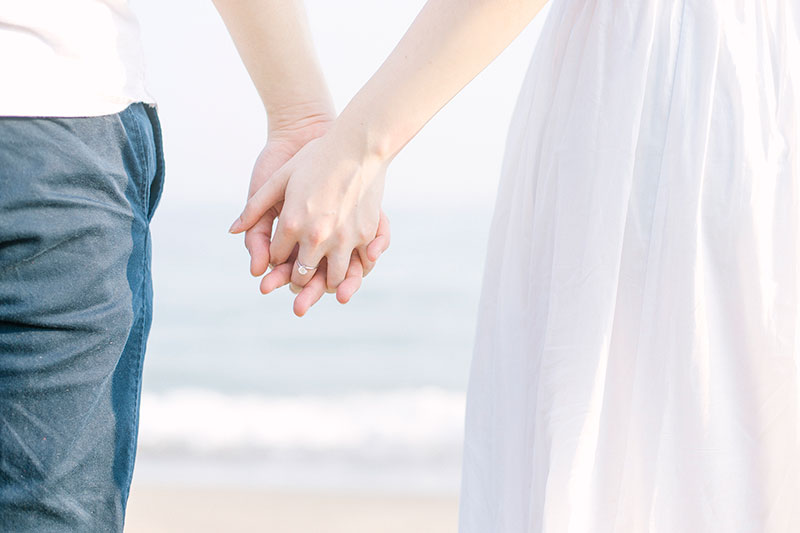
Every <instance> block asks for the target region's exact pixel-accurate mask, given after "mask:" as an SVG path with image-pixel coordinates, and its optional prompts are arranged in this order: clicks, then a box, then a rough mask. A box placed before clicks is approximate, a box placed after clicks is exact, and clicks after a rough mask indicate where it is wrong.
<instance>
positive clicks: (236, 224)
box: [228, 217, 242, 233]
mask: <svg viewBox="0 0 800 533" xmlns="http://www.w3.org/2000/svg"><path fill="white" fill-rule="evenodd" d="M241 223H242V217H239V218H237V219H236V220H234V221H233V224H231V227H230V228H229V229H228V233H233V232H234V231H236V230H237V229H239V225H240V224H241Z"/></svg>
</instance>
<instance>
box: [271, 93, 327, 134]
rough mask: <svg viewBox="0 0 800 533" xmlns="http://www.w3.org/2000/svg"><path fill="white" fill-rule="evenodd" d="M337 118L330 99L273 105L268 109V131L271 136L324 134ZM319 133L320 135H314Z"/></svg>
mask: <svg viewBox="0 0 800 533" xmlns="http://www.w3.org/2000/svg"><path fill="white" fill-rule="evenodd" d="M335 118H336V112H335V110H334V107H333V104H332V103H331V102H330V100H324V99H323V100H320V101H315V102H302V103H292V104H283V105H280V106H271V107H270V108H268V109H267V132H268V135H269V137H270V138H283V137H288V138H292V137H296V136H308V135H309V134H311V138H313V137H314V136H316V137H318V136H319V135H322V134H324V133H325V132H326V131H328V129H329V128H330V125H331V124H332V123H333V121H334V119H335ZM314 133H318V135H313V134H314Z"/></svg>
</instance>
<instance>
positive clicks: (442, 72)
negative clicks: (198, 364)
mask: <svg viewBox="0 0 800 533" xmlns="http://www.w3.org/2000/svg"><path fill="white" fill-rule="evenodd" d="M546 1H547V0H429V2H428V3H427V4H426V5H425V7H424V8H423V9H422V11H421V12H420V14H419V15H418V16H417V18H416V20H415V21H414V23H413V24H412V25H411V27H410V28H409V30H408V31H407V32H406V34H405V36H403V38H402V40H401V41H400V43H399V44H398V45H397V47H396V48H395V49H394V51H392V53H391V54H390V55H389V57H388V58H387V59H386V61H385V62H384V64H383V65H382V66H381V67H380V69H379V70H378V71H377V72H376V73H375V74H374V75H373V76H372V78H370V80H369V81H367V83H366V84H365V85H364V87H363V88H362V89H361V90H360V91H359V92H358V93H357V94H356V96H355V97H354V98H353V99H352V100H351V102H350V103H349V104H348V106H347V107H346V108H345V110H344V111H343V112H342V114H341V115H340V116H339V117H338V118H337V119H336V120H335V121H334V122H333V124H332V125H331V128H330V130H329V131H328V132H327V133H326V134H325V135H323V136H321V137H319V138H317V139H314V140H312V141H310V142H309V143H307V144H306V145H305V146H304V147H303V148H302V149H300V150H299V151H298V152H297V154H295V156H294V157H293V158H292V159H291V160H289V161H288V162H287V163H286V164H285V165H284V166H283V167H281V168H280V169H278V170H277V171H276V172H275V174H273V176H272V177H271V178H270V179H269V180H267V181H266V182H264V184H263V185H262V186H261V187H260V188H259V189H258V190H257V191H256V192H255V193H254V194H253V195H252V196H251V197H250V199H249V200H248V202H247V205H246V206H245V209H244V211H243V212H242V215H241V216H240V217H239V219H237V220H236V221H234V223H233V226H232V227H231V231H232V232H233V233H239V232H242V231H246V230H248V229H250V228H252V227H254V225H255V224H256V223H257V222H258V221H259V220H260V219H261V218H262V217H263V216H264V213H265V212H267V211H268V210H270V209H273V210H274V209H275V206H277V205H280V206H281V207H280V210H281V212H280V217H279V218H278V225H277V230H276V232H275V235H274V237H273V239H272V241H271V244H270V254H271V257H272V259H273V261H277V262H283V261H286V260H287V259H289V258H290V257H291V256H292V254H295V253H296V254H297V257H298V258H299V260H300V261H301V262H302V263H304V264H312V265H313V264H317V263H319V262H322V261H323V260H324V261H325V262H326V264H327V272H326V275H327V280H326V282H327V285H328V287H330V288H338V287H341V286H342V285H344V280H345V277H346V275H347V272H348V261H349V260H350V258H351V256H352V254H353V252H354V251H356V252H359V253H362V254H363V253H364V251H365V249H366V247H367V246H368V245H369V243H370V241H371V240H372V239H373V238H374V236H375V234H376V231H377V228H378V225H379V221H380V219H381V217H380V204H381V201H382V197H383V189H384V181H385V176H386V169H387V167H388V165H389V164H390V163H391V161H392V159H393V158H394V157H395V156H396V155H397V154H398V153H399V152H400V150H401V149H402V148H403V147H404V146H405V145H406V144H407V143H408V141H410V140H411V139H412V138H413V137H414V136H415V135H416V134H417V132H419V130H420V129H421V128H422V127H423V126H424V125H425V124H426V123H427V122H428V121H429V120H430V119H431V118H432V117H433V116H434V115H435V114H436V113H437V112H438V111H439V109H441V108H442V107H443V106H444V105H445V104H446V103H447V102H448V101H450V99H451V98H452V97H453V96H455V95H456V94H457V93H458V92H459V91H460V90H461V89H462V88H463V87H464V86H465V85H467V84H468V83H469V82H470V81H471V80H472V79H473V78H474V77H475V76H476V75H477V74H478V73H479V72H480V71H481V70H483V69H484V68H485V67H486V66H487V65H488V64H489V63H491V62H492V61H493V60H494V58H495V57H497V55H498V54H499V53H500V52H501V51H503V50H504V49H505V48H506V47H507V46H508V45H509V44H510V43H511V41H512V40H513V39H514V38H515V37H516V36H517V35H518V34H519V33H520V32H521V31H522V30H523V29H524V28H525V26H527V25H528V23H530V21H531V20H532V19H533V17H534V16H535V15H536V14H537V13H538V12H539V11H540V10H541V9H542V7H544V5H545V4H546ZM317 274H318V273H317ZM311 277H312V275H311V274H306V275H301V274H300V273H299V272H298V271H297V270H294V271H293V272H292V274H291V281H292V283H293V284H295V285H297V286H305V285H306V284H308V283H309V282H310V281H311Z"/></svg>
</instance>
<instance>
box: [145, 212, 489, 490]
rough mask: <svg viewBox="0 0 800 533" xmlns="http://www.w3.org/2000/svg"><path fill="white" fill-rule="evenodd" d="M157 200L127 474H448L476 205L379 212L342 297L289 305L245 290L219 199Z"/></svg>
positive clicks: (478, 235)
mask: <svg viewBox="0 0 800 533" xmlns="http://www.w3.org/2000/svg"><path fill="white" fill-rule="evenodd" d="M161 208H163V211H165V212H166V214H164V213H162V212H161V211H159V212H158V214H157V217H156V220H155V221H154V224H153V254H154V259H153V275H154V285H155V295H156V296H155V301H154V307H155V312H154V322H153V327H152V331H151V335H150V341H149V347H148V354H147V359H146V363H145V371H144V390H143V399H142V414H141V427H140V437H139V463H138V466H137V480H141V479H146V480H150V481H153V482H160V483H164V482H187V483H193V484H197V483H207V484H213V485H218V484H225V483H233V484H242V483H245V484H258V485H266V486H270V487H272V486H278V487H284V486H302V487H309V486H311V487H328V486H330V487H339V488H342V487H348V486H352V487H353V488H354V489H355V488H359V489H367V488H368V489H379V488H386V489H392V490H399V489H403V490H413V491H419V490H444V491H449V490H455V489H456V488H457V485H458V470H459V466H460V458H461V436H462V431H463V410H464V391H465V388H466V383H467V379H468V371H469V362H470V358H471V353H472V341H473V335H474V327H475V320H476V313H477V306H478V299H479V293H480V282H481V277H482V266H483V255H484V250H485V242H486V239H487V235H488V226H489V221H490V211H489V210H487V209H486V206H482V207H480V208H478V207H476V208H473V209H470V210H464V211H460V210H453V209H450V210H444V211H442V210H433V209H425V208H420V209H417V210H409V211H407V212H402V211H401V212H398V213H397V214H396V215H395V213H392V212H390V213H389V216H390V218H391V220H392V227H393V241H392V245H391V247H390V249H389V251H387V252H386V253H385V254H384V255H383V256H382V257H381V259H380V261H379V264H378V266H377V267H376V268H375V270H374V271H373V272H372V273H371V274H370V275H369V276H368V277H367V278H366V279H365V280H364V285H363V286H362V288H361V290H360V291H359V292H358V293H357V294H356V295H355V297H354V298H353V300H352V301H351V302H350V303H348V304H347V305H341V304H339V303H338V302H336V301H335V299H334V298H333V296H331V295H326V297H325V298H323V301H321V302H320V303H319V304H317V306H315V307H314V308H312V309H311V311H310V312H309V313H308V314H307V315H306V316H305V317H303V318H298V317H295V316H294V315H293V314H292V312H291V302H292V297H293V295H292V294H291V292H289V290H288V288H283V289H282V290H280V291H277V292H275V293H273V294H270V295H266V296H264V295H261V294H260V293H259V292H258V280H257V279H255V278H252V277H251V276H250V275H249V273H248V256H247V252H246V250H245V249H244V246H243V245H242V239H241V237H240V236H231V235H228V234H227V233H226V228H227V225H226V222H228V220H229V219H232V218H233V217H235V216H236V214H237V213H236V210H235V208H233V206H231V208H221V207H217V208H213V207H205V208H204V209H202V210H195V209H191V210H187V209H186V208H183V207H168V206H165V205H162V206H161ZM161 208H159V209H161ZM162 215H163V216H162ZM322 473H324V474H322Z"/></svg>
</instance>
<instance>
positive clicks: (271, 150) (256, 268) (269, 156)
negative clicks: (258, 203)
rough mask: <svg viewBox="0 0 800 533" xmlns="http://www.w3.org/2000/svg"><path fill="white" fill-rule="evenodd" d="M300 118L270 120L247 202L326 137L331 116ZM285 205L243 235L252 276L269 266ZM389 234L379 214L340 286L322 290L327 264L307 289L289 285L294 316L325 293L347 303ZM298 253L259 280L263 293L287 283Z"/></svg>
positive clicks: (279, 204) (308, 113) (312, 114)
mask: <svg viewBox="0 0 800 533" xmlns="http://www.w3.org/2000/svg"><path fill="white" fill-rule="evenodd" d="M305 111H306V112H305V113H304V114H302V115H299V118H284V119H279V120H278V119H276V120H273V121H271V124H277V125H278V126H277V127H276V128H275V129H271V131H270V133H269V138H268V140H267V144H266V146H265V147H264V149H263V150H262V151H261V153H260V154H259V156H258V158H257V159H256V163H255V166H254V168H253V174H252V176H251V179H250V190H249V193H248V199H249V198H250V197H251V196H252V195H253V194H254V193H255V192H256V191H257V190H258V189H259V188H260V187H261V186H262V185H263V184H264V183H266V182H267V181H269V179H270V178H271V177H272V176H273V174H274V173H275V171H276V170H278V169H279V168H280V167H282V166H283V165H284V163H286V162H287V161H289V159H291V158H292V157H293V156H294V155H295V154H296V153H297V151H298V150H300V149H301V148H302V147H303V146H305V144H306V143H308V142H309V141H311V140H313V139H316V138H317V137H320V136H322V135H324V134H325V133H326V132H327V131H328V129H329V127H330V124H331V122H332V120H333V118H332V114H330V113H325V112H313V111H311V110H310V109H306V110H305ZM282 207H283V201H282V200H281V201H279V202H277V203H276V204H274V205H272V206H270V208H269V209H267V210H266V212H265V213H264V215H263V216H262V217H261V218H260V219H259V220H258V222H256V224H255V225H253V226H252V227H251V228H250V229H248V230H247V231H246V232H245V238H244V242H245V247H246V248H247V250H248V252H249V253H250V273H251V274H252V275H253V276H262V275H264V273H265V272H266V271H267V268H268V266H269V264H270V249H269V248H270V244H271V239H272V227H273V224H274V221H275V219H276V218H278V217H279V216H280V212H281V208H282ZM390 240H391V235H390V229H389V220H388V218H387V217H386V215H385V213H381V220H380V224H379V227H378V231H377V234H376V236H375V239H374V240H373V241H372V242H371V243H370V244H369V246H368V247H367V248H366V252H365V254H364V255H365V256H366V257H361V256H360V255H359V254H358V253H354V254H353V255H352V257H351V259H350V265H349V268H348V269H347V276H346V279H345V281H343V282H342V283H341V284H340V285H339V287H337V288H336V289H335V290H329V289H328V288H327V285H326V274H327V265H325V264H322V265H320V267H319V268H318V269H317V271H316V273H315V274H314V277H313V279H312V280H311V282H309V284H308V285H307V286H306V287H305V288H302V287H296V286H293V287H292V290H293V292H295V293H297V294H298V296H297V298H296V299H295V303H294V312H295V314H296V315H297V316H303V315H305V314H306V313H307V312H308V310H309V309H310V308H311V306H313V305H314V304H315V303H316V302H318V301H319V299H320V298H321V297H322V295H323V294H324V293H325V292H335V293H336V298H337V300H338V301H339V302H341V303H343V304H344V303H347V302H348V301H350V298H352V297H353V294H355V292H356V291H358V289H359V288H360V286H361V280H362V278H363V277H364V276H366V275H367V274H368V273H369V272H370V271H371V270H372V268H373V267H374V266H375V262H376V261H377V259H378V257H379V256H380V254H381V253H383V252H384V251H385V250H386V249H387V248H388V247H389V244H390ZM295 259H296V254H292V255H291V257H289V258H288V259H287V260H286V262H285V263H283V264H280V265H275V268H273V269H272V270H271V271H270V272H269V273H268V274H267V275H266V276H264V279H263V280H262V281H261V292H262V293H263V294H268V293H270V292H272V291H274V290H275V289H277V288H279V287H282V286H284V285H286V284H288V283H290V281H291V277H292V269H293V268H294V264H295Z"/></svg>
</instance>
